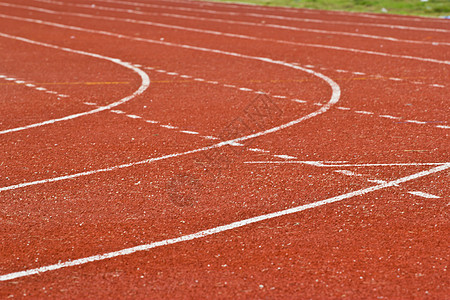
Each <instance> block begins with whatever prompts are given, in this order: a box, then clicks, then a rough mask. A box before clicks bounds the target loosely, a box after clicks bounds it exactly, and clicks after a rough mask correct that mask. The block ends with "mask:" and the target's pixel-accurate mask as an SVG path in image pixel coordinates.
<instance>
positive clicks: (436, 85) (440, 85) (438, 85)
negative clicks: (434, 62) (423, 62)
mask: <svg viewBox="0 0 450 300" xmlns="http://www.w3.org/2000/svg"><path fill="white" fill-rule="evenodd" d="M430 86H434V87H441V88H443V87H445V85H442V84H436V83H435V84H430Z"/></svg>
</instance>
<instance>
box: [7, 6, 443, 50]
mask: <svg viewBox="0 0 450 300" xmlns="http://www.w3.org/2000/svg"><path fill="white" fill-rule="evenodd" d="M56 4H58V3H56ZM58 5H62V4H58ZM69 5H71V6H72V5H73V6H79V5H74V4H69ZM0 6H5V7H14V8H21V9H26V10H30V11H37V12H42V13H47V14H52V15H65V16H76V17H84V18H92V19H98V20H108V21H121V22H127V23H133V24H142V25H149V26H159V27H163V28H171V29H180V30H189V31H193V32H202V33H206V32H208V33H211V34H216V35H217V34H218V32H216V31H211V30H206V29H199V28H189V27H182V26H176V25H169V24H164V23H158V22H151V21H144V20H135V19H128V18H116V17H110V16H99V15H90V14H85V13H75V12H63V11H55V10H50V9H45V8H40V7H35V6H28V5H27V6H25V5H17V4H11V3H0ZM89 8H90V9H97V10H103V11H114V12H126V13H130V14H135V15H145V16H165V17H170V18H175V19H187V20H197V21H206V22H216V23H226V24H235V25H245V26H255V27H268V28H275V29H281V30H290V31H302V32H313V33H319V34H333V35H343V36H351V37H360V38H367V39H375V40H385V41H390V42H398V43H409V44H420V45H432V46H450V43H447V42H430V41H418V40H405V39H399V38H395V37H390V36H379V35H373V34H364V33H355V32H345V31H331V30H322V29H311V28H299V27H293V26H286V25H279V24H271V23H254V22H248V21H233V20H226V19H219V18H204V17H198V16H185V15H178V14H168V13H152V12H142V11H138V10H131V9H120V8H105V7H101V6H93V7H92V6H89ZM220 35H224V36H229V37H240V36H242V35H240V34H233V33H225V32H221V33H220Z"/></svg>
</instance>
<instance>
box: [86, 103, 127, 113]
mask: <svg viewBox="0 0 450 300" xmlns="http://www.w3.org/2000/svg"><path fill="white" fill-rule="evenodd" d="M85 104H86V102H85ZM111 112H113V113H115V114H125V112H124V111H122V110H117V109H112V110H111Z"/></svg>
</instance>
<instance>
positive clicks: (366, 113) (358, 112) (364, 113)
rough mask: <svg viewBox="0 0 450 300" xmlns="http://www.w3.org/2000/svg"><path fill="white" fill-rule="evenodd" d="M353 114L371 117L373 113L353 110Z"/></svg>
mask: <svg viewBox="0 0 450 300" xmlns="http://www.w3.org/2000/svg"><path fill="white" fill-rule="evenodd" d="M355 113H357V114H362V115H373V112H370V111H364V110H355Z"/></svg>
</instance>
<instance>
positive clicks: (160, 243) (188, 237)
mask: <svg viewBox="0 0 450 300" xmlns="http://www.w3.org/2000/svg"><path fill="white" fill-rule="evenodd" d="M448 168H450V164H445V165H442V166H439V167H435V168H433V169H430V170H426V171H422V172H419V173H416V174H413V175H409V176H406V177H402V178H399V179H396V180H393V181H390V182H386V183H383V184H379V185H376V186H372V187H369V188H365V189H361V190H357V191H354V192H350V193H346V194H342V195H339V196H335V197H332V198H328V199H325V200H321V201H317V202H313V203H309V204H305V205H301V206H297V207H293V208H289V209H285V210H281V211H277V212H273V213H269V214H265V215H260V216H256V217H252V218H248V219H245V220H241V221H237V222H233V223H229V224H226V225H222V226H218V227H214V228H210V229H206V230H202V231H199V232H196V233H193V234H188V235H183V236H180V237H177V238H172V239H166V240H162V241H158V242H153V243H150V244H144V245H139V246H135V247H131V248H125V249H122V250H119V251H114V252H108V253H103V254H98V255H92V256H88V257H84V258H79V259H75V260H69V261H66V262H62V263H57V264H53V265H47V266H43V267H40V268H35V269H29V270H25V271H20V272H13V273H9V274H4V275H1V276H0V281H8V280H12V279H16V278H20V277H27V276H31V275H36V274H40V273H44V272H48V271H54V270H58V269H63V268H67V267H74V266H79V265H84V264H87V263H91V262H95V261H102V260H106V259H110V258H114V257H119V256H124V255H130V254H133V253H136V252H141V251H146V250H150V249H153V248H157V247H162V246H168V245H173V244H176V243H181V242H186V241H191V240H195V239H199V238H203V237H206V236H210V235H214V234H217V233H222V232H225V231H229V230H233V229H236V228H240V227H244V226H247V225H250V224H254V223H258V222H262V221H266V220H270V219H274V218H278V217H282V216H287V215H291V214H294V213H298V212H301V211H304V210H307V209H312V208H316V207H320V206H323V205H326V204H331V203H335V202H340V201H342V200H345V199H349V198H352V197H355V196H361V195H364V194H368V193H371V192H374V191H378V190H381V189H385V188H388V187H393V186H397V185H398V184H400V183H404V182H407V181H411V180H414V179H417V178H420V177H424V176H427V175H430V174H433V173H437V172H441V171H444V170H446V169H448Z"/></svg>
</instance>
